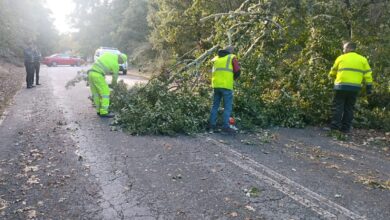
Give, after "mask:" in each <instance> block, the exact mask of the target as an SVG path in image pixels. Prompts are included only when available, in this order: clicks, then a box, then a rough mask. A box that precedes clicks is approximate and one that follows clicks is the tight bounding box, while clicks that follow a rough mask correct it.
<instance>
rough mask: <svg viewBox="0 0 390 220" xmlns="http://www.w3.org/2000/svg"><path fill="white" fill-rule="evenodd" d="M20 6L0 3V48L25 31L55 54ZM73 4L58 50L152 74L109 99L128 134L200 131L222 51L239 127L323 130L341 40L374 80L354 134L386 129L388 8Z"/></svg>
mask: <svg viewBox="0 0 390 220" xmlns="http://www.w3.org/2000/svg"><path fill="white" fill-rule="evenodd" d="M21 2H24V1H21V0H16V1H12V4H11V1H7V0H3V1H2V3H1V4H3V5H4V4H6V5H5V6H9V7H13V8H14V10H16V11H18V14H14V13H11V12H10V11H9V10H5V7H1V8H0V12H1V14H0V19H1V22H2V23H5V24H10V25H11V26H10V25H8V26H1V27H0V33H1V35H0V36H1V38H0V46H1V48H2V49H3V48H9V49H10V50H12V51H17V50H16V49H15V48H18V47H20V45H22V44H23V42H24V41H25V37H26V36H29V35H26V34H23V33H26V32H28V31H32V33H35V34H34V36H35V37H36V39H37V40H38V41H39V42H40V46H41V48H44V49H45V50H47V51H50V50H51V49H53V48H56V49H58V48H60V47H61V45H58V44H57V45H55V43H56V42H59V41H58V40H57V39H58V37H59V36H58V35H56V34H55V32H53V31H52V29H53V28H52V24H51V23H50V19H49V17H45V16H43V17H45V18H44V19H43V20H42V21H40V24H42V22H46V23H47V25H36V22H33V21H34V19H38V18H34V16H35V15H34V14H32V13H26V11H25V10H26V9H25V8H24V7H22V6H21V5H20V4H21ZM28 2H30V3H29V4H32V5H34V7H37V8H39V10H42V13H41V15H42V14H43V15H47V14H48V12H47V10H45V9H44V8H43V7H41V6H40V2H41V1H28ZM74 2H75V3H76V9H75V11H74V13H73V14H72V16H71V18H72V23H73V24H74V28H76V29H78V30H79V32H76V33H74V34H73V35H72V36H71V37H70V38H69V39H68V40H64V38H61V37H60V38H61V40H60V41H61V42H63V43H62V44H64V42H72V43H73V45H76V47H77V48H75V50H76V51H78V53H80V54H81V55H84V56H89V55H91V54H93V52H94V51H95V49H96V48H97V47H100V46H114V47H117V48H119V49H120V50H121V51H124V52H126V53H127V54H129V55H130V59H131V61H132V63H133V64H134V65H137V66H139V67H142V69H148V70H149V71H151V70H153V71H154V73H155V75H156V77H154V78H153V79H152V80H151V81H150V82H149V83H148V84H147V85H146V86H139V87H135V88H133V89H132V90H130V91H129V92H127V93H123V92H124V91H123V90H125V87H124V86H119V87H117V88H116V89H115V91H114V94H116V96H114V97H113V104H114V105H113V106H114V107H115V108H116V110H117V111H118V112H119V117H118V118H117V123H118V124H121V125H122V126H123V127H124V128H126V129H127V130H129V131H130V132H132V133H155V134H173V133H193V132H199V131H201V130H203V129H204V128H205V126H206V124H207V118H208V114H209V108H210V103H211V93H212V90H211V88H210V77H211V71H210V70H211V63H210V60H211V58H212V57H213V56H215V54H216V53H215V52H216V50H217V49H218V48H222V47H225V46H227V45H229V44H232V45H234V46H235V47H236V52H235V53H236V54H237V55H238V57H239V60H240V63H241V65H242V76H241V79H240V80H239V81H238V82H237V84H236V88H235V100H234V117H235V118H236V119H237V121H238V124H239V126H240V127H242V128H247V129H250V128H253V127H254V126H262V127H264V126H285V127H302V126H305V125H319V124H325V123H327V122H328V119H329V116H330V106H331V100H332V96H333V91H332V87H333V86H332V84H333V82H332V80H331V79H329V78H328V72H329V70H330V68H331V66H332V64H333V62H334V60H335V59H336V57H337V56H339V55H341V53H342V51H341V45H342V43H343V41H347V40H352V41H354V42H356V43H357V44H358V52H359V53H360V54H362V55H364V56H366V57H367V58H368V60H369V63H370V65H371V67H372V69H373V76H374V81H375V83H374V92H373V94H372V95H370V96H366V95H365V91H364V90H363V91H362V92H361V97H360V99H359V101H358V103H357V111H356V117H355V122H354V126H355V127H362V128H376V129H383V130H386V131H389V130H390V111H389V108H390V106H389V105H390V59H388V58H389V57H390V56H389V55H390V50H389V49H388V48H389V46H390V37H389V36H390V19H389V18H390V1H388V0H279V1H275V0H218V1H216V0H215V1H210V0H105V1H94V0H74ZM3 5H2V6H3ZM18 7H21V8H20V10H18V9H19V8H18ZM23 10H24V11H23ZM21 18H23V19H25V20H26V21H29V22H31V24H29V23H26V22H22V21H21ZM40 19H42V18H40ZM35 21H36V20H35ZM11 27H17V28H11ZM7 28H8V29H7ZM40 28H41V29H40ZM9 29H11V30H12V31H9ZM42 33H45V34H42ZM62 47H63V45H62Z"/></svg>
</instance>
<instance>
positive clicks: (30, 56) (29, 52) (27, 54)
mask: <svg viewBox="0 0 390 220" xmlns="http://www.w3.org/2000/svg"><path fill="white" fill-rule="evenodd" d="M33 62H34V49H33V48H30V47H28V48H26V49H24V63H33Z"/></svg>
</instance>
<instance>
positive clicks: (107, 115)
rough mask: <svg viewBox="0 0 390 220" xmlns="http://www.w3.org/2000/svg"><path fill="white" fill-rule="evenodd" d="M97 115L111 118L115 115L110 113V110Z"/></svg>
mask: <svg viewBox="0 0 390 220" xmlns="http://www.w3.org/2000/svg"><path fill="white" fill-rule="evenodd" d="M99 116H100V117H101V118H113V117H115V115H114V114H112V113H111V112H110V113H107V114H99Z"/></svg>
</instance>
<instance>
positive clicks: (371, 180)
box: [357, 176, 390, 190]
mask: <svg viewBox="0 0 390 220" xmlns="http://www.w3.org/2000/svg"><path fill="white" fill-rule="evenodd" d="M357 181H358V182H360V183H363V184H364V185H367V186H369V187H372V188H374V189H387V190H390V180H387V181H382V180H379V179H377V178H375V177H371V176H358V177H357Z"/></svg>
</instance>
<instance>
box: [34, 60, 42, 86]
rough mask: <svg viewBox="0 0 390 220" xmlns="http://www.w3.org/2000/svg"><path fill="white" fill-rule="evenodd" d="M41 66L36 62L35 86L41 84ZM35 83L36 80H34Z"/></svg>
mask: <svg viewBox="0 0 390 220" xmlns="http://www.w3.org/2000/svg"><path fill="white" fill-rule="evenodd" d="M40 66H41V64H40V63H39V62H34V71H35V84H37V85H38V84H39V69H40ZM33 81H34V78H33Z"/></svg>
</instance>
